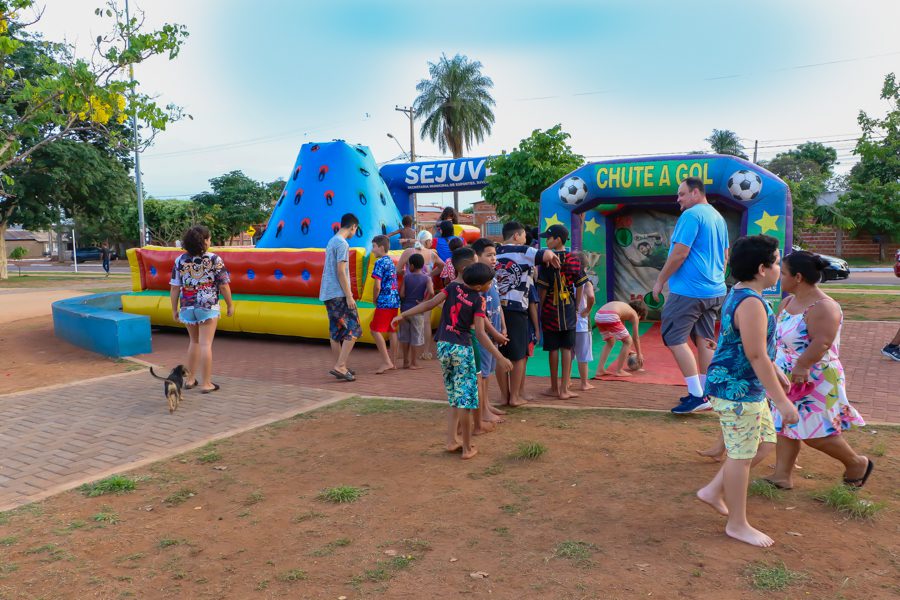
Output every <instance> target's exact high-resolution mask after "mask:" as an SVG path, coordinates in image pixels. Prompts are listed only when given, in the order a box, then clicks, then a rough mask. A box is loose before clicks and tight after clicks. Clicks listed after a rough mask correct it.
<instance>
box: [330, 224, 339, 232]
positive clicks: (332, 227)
mask: <svg viewBox="0 0 900 600" xmlns="http://www.w3.org/2000/svg"><path fill="white" fill-rule="evenodd" d="M340 228H341V223H340V222H339V221H335V222H334V223H332V224H331V230H332V231H333V232H335V233H337V232H338V229H340Z"/></svg>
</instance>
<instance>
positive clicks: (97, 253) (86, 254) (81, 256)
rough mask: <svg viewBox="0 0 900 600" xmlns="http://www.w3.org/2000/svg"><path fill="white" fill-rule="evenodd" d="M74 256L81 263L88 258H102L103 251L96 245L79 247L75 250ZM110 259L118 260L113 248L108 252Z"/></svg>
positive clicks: (98, 259)
mask: <svg viewBox="0 0 900 600" xmlns="http://www.w3.org/2000/svg"><path fill="white" fill-rule="evenodd" d="M75 256H76V259H77V260H78V262H80V263H83V262H87V261H89V260H96V261H101V260H103V253H102V252H101V250H100V248H98V247H96V246H88V247H86V248H79V249H78V250H76V251H75ZM109 259H110V260H119V255H118V254H117V253H116V251H115V250H112V249H110V253H109Z"/></svg>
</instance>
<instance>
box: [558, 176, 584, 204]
mask: <svg viewBox="0 0 900 600" xmlns="http://www.w3.org/2000/svg"><path fill="white" fill-rule="evenodd" d="M587 192H588V189H587V183H585V181H584V179H582V178H581V177H574V176H573V177H569V178H568V179H566V180H565V181H563V182H562V184H560V186H559V199H560V200H562V201H563V203H564V204H578V203H579V202H581V201H582V200H584V199H585V197H586V196H587Z"/></svg>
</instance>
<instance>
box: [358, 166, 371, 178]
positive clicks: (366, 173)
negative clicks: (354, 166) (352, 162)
mask: <svg viewBox="0 0 900 600" xmlns="http://www.w3.org/2000/svg"><path fill="white" fill-rule="evenodd" d="M359 172H360V173H362V174H363V175H364V176H366V177H368V176H369V172H368V171H366V170H365V169H363V168H362V167H360V168H359Z"/></svg>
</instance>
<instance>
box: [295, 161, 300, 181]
mask: <svg viewBox="0 0 900 600" xmlns="http://www.w3.org/2000/svg"><path fill="white" fill-rule="evenodd" d="M298 175H300V165H297V168H296V169H294V181H297V176H298Z"/></svg>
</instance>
